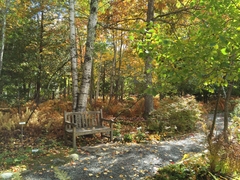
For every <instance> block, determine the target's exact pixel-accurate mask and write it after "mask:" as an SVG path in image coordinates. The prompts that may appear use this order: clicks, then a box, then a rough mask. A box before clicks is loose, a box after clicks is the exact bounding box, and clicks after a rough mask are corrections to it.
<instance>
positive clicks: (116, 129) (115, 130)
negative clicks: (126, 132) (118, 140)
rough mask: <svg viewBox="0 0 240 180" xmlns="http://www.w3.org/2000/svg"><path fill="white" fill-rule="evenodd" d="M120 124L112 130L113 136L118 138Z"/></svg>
mask: <svg viewBox="0 0 240 180" xmlns="http://www.w3.org/2000/svg"><path fill="white" fill-rule="evenodd" d="M121 127H122V126H121V123H119V122H118V123H116V125H115V129H114V130H113V136H120V135H121Z"/></svg>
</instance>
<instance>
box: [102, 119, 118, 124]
mask: <svg viewBox="0 0 240 180" xmlns="http://www.w3.org/2000/svg"><path fill="white" fill-rule="evenodd" d="M101 121H106V122H109V123H116V122H114V120H113V119H105V118H101Z"/></svg>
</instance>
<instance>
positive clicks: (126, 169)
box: [23, 116, 223, 180]
mask: <svg viewBox="0 0 240 180" xmlns="http://www.w3.org/2000/svg"><path fill="white" fill-rule="evenodd" d="M211 117H212V116H211ZM211 117H210V118H211ZM222 121H223V118H221V117H218V118H217V127H218V128H222ZM205 137H206V135H205V134H204V133H194V134H191V135H189V136H188V137H185V138H184V139H180V140H170V141H162V142H154V143H152V144H118V143H115V144H114V143H110V144H101V145H97V146H91V147H90V146H89V147H82V148H81V149H79V153H78V157H79V160H76V161H74V163H68V164H65V165H63V166H61V167H59V169H60V170H63V171H64V172H67V173H68V176H69V177H70V179H71V180H95V179H97V180H108V179H114V180H118V179H119V180H120V179H126V180H130V179H133V180H139V179H144V178H146V177H147V176H152V175H153V174H154V173H156V171H157V169H158V168H159V167H160V166H166V165H168V164H171V163H175V162H177V161H179V160H181V159H182V157H183V155H184V154H186V153H190V152H201V151H203V150H205V149H206V142H205ZM23 177H24V179H26V180H55V179H57V178H56V177H54V173H53V172H52V171H48V170H46V171H45V173H43V174H32V173H31V174H25V175H23Z"/></svg>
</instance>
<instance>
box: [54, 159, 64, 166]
mask: <svg viewBox="0 0 240 180" xmlns="http://www.w3.org/2000/svg"><path fill="white" fill-rule="evenodd" d="M64 163H65V161H64V160H63V159H59V158H56V159H54V160H53V164H54V165H58V164H64Z"/></svg>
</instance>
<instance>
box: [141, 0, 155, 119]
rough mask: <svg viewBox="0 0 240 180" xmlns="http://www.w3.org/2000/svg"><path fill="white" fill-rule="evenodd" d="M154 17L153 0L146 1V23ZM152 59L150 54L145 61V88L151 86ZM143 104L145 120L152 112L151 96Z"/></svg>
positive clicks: (146, 96) (146, 95)
mask: <svg viewBox="0 0 240 180" xmlns="http://www.w3.org/2000/svg"><path fill="white" fill-rule="evenodd" d="M153 16H154V0H148V11H147V23H148V24H149V23H150V22H151V21H153ZM151 69H152V57H151V53H149V55H148V56H147V57H146V59H145V82H146V88H148V87H149V86H152V72H151ZM144 99H145V103H144V109H145V110H144V114H143V117H144V118H145V119H147V118H148V115H149V113H150V112H151V111H152V110H153V96H152V95H150V94H145V95H144Z"/></svg>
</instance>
